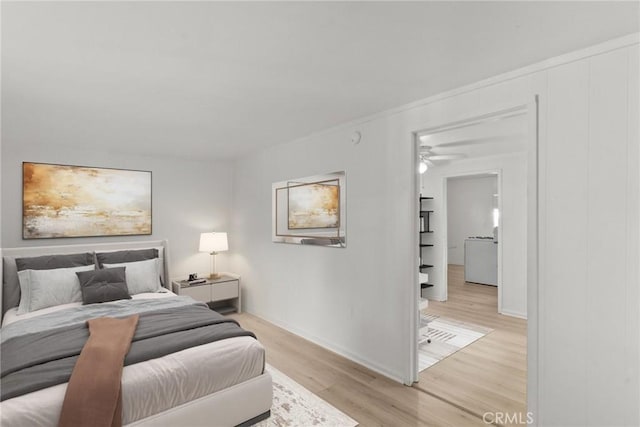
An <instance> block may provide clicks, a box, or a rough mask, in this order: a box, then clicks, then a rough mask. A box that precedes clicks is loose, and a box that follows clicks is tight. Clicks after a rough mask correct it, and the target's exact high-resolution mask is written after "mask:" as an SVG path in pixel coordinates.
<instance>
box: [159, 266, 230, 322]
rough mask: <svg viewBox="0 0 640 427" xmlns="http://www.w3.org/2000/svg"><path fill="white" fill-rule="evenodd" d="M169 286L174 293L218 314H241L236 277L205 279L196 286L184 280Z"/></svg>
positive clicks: (225, 276)
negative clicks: (203, 303)
mask: <svg viewBox="0 0 640 427" xmlns="http://www.w3.org/2000/svg"><path fill="white" fill-rule="evenodd" d="M171 285H172V288H173V292H174V293H176V294H178V295H188V296H190V297H191V298H193V299H195V300H196V301H202V302H205V303H207V304H208V305H209V307H211V309H213V310H215V311H217V312H218V313H221V314H225V313H231V312H233V311H235V312H238V313H240V312H241V302H242V293H241V292H240V279H239V278H238V277H232V276H227V275H222V276H221V277H220V278H219V279H215V280H209V279H207V281H206V282H205V283H198V284H197V285H189V282H187V281H186V280H174V281H173V282H172V283H171Z"/></svg>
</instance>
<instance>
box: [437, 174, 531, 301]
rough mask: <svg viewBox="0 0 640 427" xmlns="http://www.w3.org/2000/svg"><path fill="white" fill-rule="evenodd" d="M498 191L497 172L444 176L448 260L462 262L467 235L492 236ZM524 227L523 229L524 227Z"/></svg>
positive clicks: (456, 262)
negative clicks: (446, 178) (492, 174)
mask: <svg viewBox="0 0 640 427" xmlns="http://www.w3.org/2000/svg"><path fill="white" fill-rule="evenodd" d="M523 188H524V187H523ZM497 193H498V178H497V177H496V176H488V177H487V176H483V177H462V178H451V179H449V180H447V217H448V218H447V249H448V251H449V253H448V259H449V264H457V265H464V241H465V239H467V238H468V237H475V236H483V237H486V236H489V237H493V209H494V208H497V207H498V198H497V196H494V195H495V194H497ZM524 230H525V232H526V227H525V228H524ZM523 307H524V308H526V305H525V306H523Z"/></svg>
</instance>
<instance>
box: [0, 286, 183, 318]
mask: <svg viewBox="0 0 640 427" xmlns="http://www.w3.org/2000/svg"><path fill="white" fill-rule="evenodd" d="M175 296H176V294H174V293H173V292H171V291H170V290H168V289H163V290H161V291H159V292H148V293H142V294H137V295H132V296H131V298H132V299H153V298H167V297H175ZM80 306H82V303H81V302H71V303H69V304H61V305H56V306H54V307H48V308H43V309H41V310H36V311H31V312H28V313H24V314H18V307H14V308H10V309H9V310H7V312H6V313H5V315H4V318H3V319H2V326H7V325H8V324H10V323H13V322H17V321H18V320H24V319H30V318H32V317H37V316H42V315H43V314H47V313H53V312H55V311H60V310H64V309H66V308H71V307H80Z"/></svg>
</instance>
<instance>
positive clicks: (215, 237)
mask: <svg viewBox="0 0 640 427" xmlns="http://www.w3.org/2000/svg"><path fill="white" fill-rule="evenodd" d="M228 250H229V244H228V243H227V233H216V232H213V233H201V234H200V252H208V253H210V254H211V274H210V275H209V279H219V278H220V275H219V274H218V273H216V255H217V254H218V252H222V251H228Z"/></svg>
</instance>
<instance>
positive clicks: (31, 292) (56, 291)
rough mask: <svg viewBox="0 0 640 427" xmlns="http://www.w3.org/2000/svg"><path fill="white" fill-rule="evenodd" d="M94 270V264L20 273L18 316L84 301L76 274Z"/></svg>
mask: <svg viewBox="0 0 640 427" xmlns="http://www.w3.org/2000/svg"><path fill="white" fill-rule="evenodd" d="M93 269H95V266H94V265H93V264H92V265H83V266H81V267H70V268H55V269H53V270H22V271H19V272H18V280H19V281H20V293H21V295H20V305H19V306H18V314H24V313H29V312H31V311H36V310H40V309H42V308H47V307H53V306H56V305H62V304H69V303H70V302H78V301H82V292H81V291H80V280H78V276H77V275H76V272H77V271H89V270H93Z"/></svg>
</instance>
